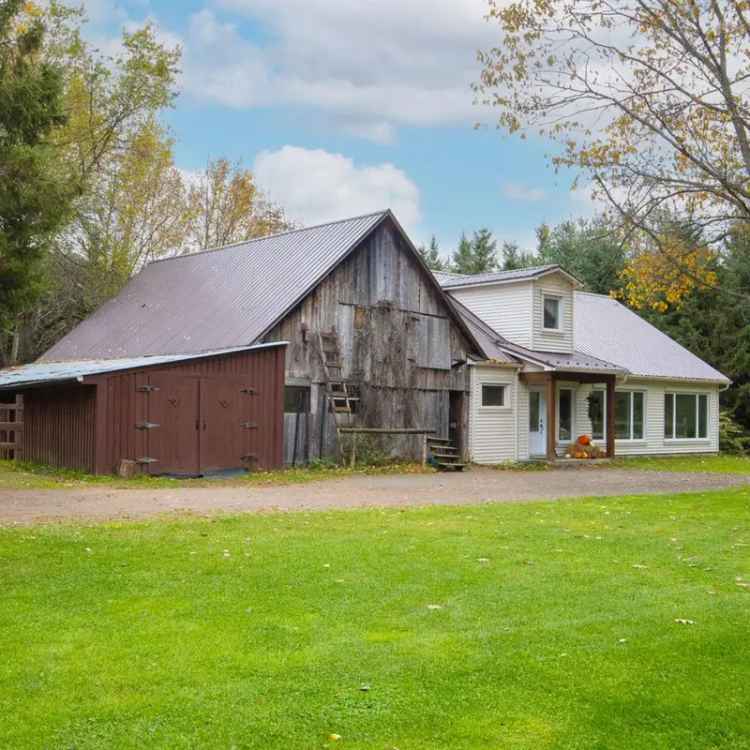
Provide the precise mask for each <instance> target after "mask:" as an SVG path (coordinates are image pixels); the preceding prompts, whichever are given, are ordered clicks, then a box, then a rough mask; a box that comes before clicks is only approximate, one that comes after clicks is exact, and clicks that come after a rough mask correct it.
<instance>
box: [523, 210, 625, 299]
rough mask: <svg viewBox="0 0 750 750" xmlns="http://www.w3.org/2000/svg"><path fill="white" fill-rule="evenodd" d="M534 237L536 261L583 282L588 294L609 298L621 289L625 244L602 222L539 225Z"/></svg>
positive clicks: (583, 220)
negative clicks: (609, 295)
mask: <svg viewBox="0 0 750 750" xmlns="http://www.w3.org/2000/svg"><path fill="white" fill-rule="evenodd" d="M536 234H537V242H538V249H537V256H538V257H537V261H538V262H539V263H543V264H547V263H556V264H558V265H559V266H561V267H562V268H564V269H565V270H566V271H568V272H569V273H571V274H573V276H575V277H576V278H577V279H579V280H580V281H581V282H583V284H584V286H585V288H586V290H587V291H589V292H595V293H597V294H609V293H610V292H612V291H616V290H618V289H620V288H621V287H622V284H623V282H622V279H621V274H622V272H623V269H624V268H625V259H626V255H627V253H626V243H625V242H624V241H623V238H622V237H621V236H618V234H617V233H616V232H614V231H612V229H611V228H610V227H609V226H607V224H606V220H605V219H602V218H598V219H593V220H586V219H580V220H579V221H564V222H562V223H561V224H558V225H557V226H555V227H552V228H550V227H548V226H547V225H546V224H542V225H541V226H540V227H539V228H538V229H537V231H536Z"/></svg>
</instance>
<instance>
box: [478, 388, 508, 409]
mask: <svg viewBox="0 0 750 750" xmlns="http://www.w3.org/2000/svg"><path fill="white" fill-rule="evenodd" d="M482 406H505V386H504V385H483V386H482Z"/></svg>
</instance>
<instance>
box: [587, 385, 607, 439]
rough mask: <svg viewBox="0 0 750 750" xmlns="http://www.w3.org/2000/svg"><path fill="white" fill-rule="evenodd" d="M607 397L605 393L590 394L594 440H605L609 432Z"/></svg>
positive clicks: (592, 435)
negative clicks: (606, 407)
mask: <svg viewBox="0 0 750 750" xmlns="http://www.w3.org/2000/svg"><path fill="white" fill-rule="evenodd" d="M605 396H606V394H605V392H604V391H591V393H590V394H589V399H588V400H589V419H590V420H591V437H592V438H593V439H594V440H604V435H605V433H606V431H607V412H606V409H605Z"/></svg>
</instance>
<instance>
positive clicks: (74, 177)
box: [16, 3, 187, 359]
mask: <svg viewBox="0 0 750 750" xmlns="http://www.w3.org/2000/svg"><path fill="white" fill-rule="evenodd" d="M39 17H40V18H42V19H43V21H44V23H45V24H46V26H47V28H48V29H49V34H48V36H47V38H46V39H45V43H44V45H43V46H42V47H40V50H39V54H40V57H42V58H43V59H45V60H47V61H50V63H49V64H54V65H55V66H56V67H57V68H58V69H60V71H61V80H62V87H63V108H64V111H65V122H64V124H63V125H62V126H61V127H59V128H58V129H57V130H56V131H55V132H54V142H53V145H54V148H55V155H56V164H57V165H58V166H59V169H60V170H61V171H62V172H63V173H64V174H65V177H66V180H67V182H68V185H69V186H70V189H71V190H72V191H73V192H74V194H75V196H76V197H75V200H74V202H73V204H72V206H71V211H70V213H69V215H68V216H67V219H68V221H67V222H66V223H65V225H64V227H59V228H58V231H57V232H56V233H55V236H54V238H53V241H52V242H51V244H50V247H49V252H47V253H46V254H45V255H44V257H43V263H42V271H43V272H44V273H43V274H42V275H40V277H39V281H40V283H39V287H40V289H41V292H42V294H41V299H40V301H39V302H38V304H35V305H30V304H29V302H30V300H27V303H26V304H25V306H24V307H23V314H22V315H21V316H20V318H21V322H20V325H19V331H20V333H21V335H20V336H16V342H17V343H16V349H17V350H19V353H20V357H21V358H22V359H33V358H35V357H36V356H38V355H39V354H40V353H41V352H42V351H44V350H45V349H46V348H47V347H48V346H49V345H50V344H51V343H53V342H54V341H55V340H56V339H57V338H59V337H60V336H62V335H63V334H65V333H66V332H67V331H68V330H69V329H70V328H72V327H73V326H74V325H75V324H76V323H78V322H79V321H80V320H81V319H82V318H84V317H86V316H87V315H88V314H90V313H91V312H92V311H93V310H94V309H96V308H97V307H98V306H99V305H100V304H101V303H102V302H104V301H105V300H106V299H108V298H109V297H111V296H112V295H113V294H116V293H117V292H118V291H119V290H120V289H121V288H122V286H123V284H124V283H125V282H126V281H127V280H128V278H129V277H130V275H131V274H132V273H133V272H134V271H137V270H138V269H139V268H140V267H141V266H142V265H143V263H145V262H147V261H148V260H150V259H152V258H154V257H158V256H159V255H162V254H164V253H165V252H168V251H170V250H172V249H173V248H174V247H175V245H179V244H181V242H182V239H183V237H184V232H185V231H186V227H187V221H186V211H187V203H186V195H187V192H186V188H185V187H184V184H183V180H182V176H181V175H180V173H179V172H178V171H177V169H176V168H175V166H174V163H173V157H172V140H171V138H170V136H169V134H168V133H167V132H166V130H165V129H164V128H163V126H161V125H159V123H158V115H159V114H160V113H161V112H162V111H163V110H164V109H165V108H166V107H168V106H169V105H170V104H171V103H172V101H173V100H174V97H175V95H176V90H175V82H176V76H177V72H178V69H177V64H178V61H179V50H170V49H167V48H165V47H164V46H162V45H161V44H160V43H159V42H158V41H157V40H156V37H155V34H154V31H153V29H152V28H151V27H150V26H146V27H144V28H143V29H139V30H136V31H133V32H126V33H124V34H123V40H122V50H123V51H122V52H121V53H119V54H117V55H115V56H111V57H107V56H102V55H101V54H100V53H99V52H98V51H96V50H95V49H93V48H92V47H91V46H90V45H88V44H86V43H85V42H84V41H83V40H82V38H81V35H80V26H81V23H82V22H83V16H82V14H81V12H80V11H76V10H72V9H70V8H68V7H66V6H62V5H58V4H56V3H51V4H50V5H49V6H48V7H47V9H46V10H45V11H44V13H43V14H40V16H39ZM19 338H20V342H19V341H18V339H19Z"/></svg>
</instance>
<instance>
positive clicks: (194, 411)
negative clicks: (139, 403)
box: [136, 373, 200, 476]
mask: <svg viewBox="0 0 750 750" xmlns="http://www.w3.org/2000/svg"><path fill="white" fill-rule="evenodd" d="M149 385H150V386H152V390H151V391H150V392H149V395H148V412H147V414H148V416H147V419H146V420H144V421H142V422H141V423H139V424H138V425H136V427H137V428H138V429H140V430H141V431H143V432H144V433H145V434H146V435H147V438H146V440H147V445H148V455H149V456H152V457H153V458H154V459H155V461H154V462H153V463H151V464H149V465H148V471H149V473H151V474H183V475H193V476H194V475H196V474H198V473H199V471H200V465H199V461H198V447H199V446H198V429H197V428H198V424H199V422H198V416H199V413H198V389H199V384H198V380H197V379H194V378H185V377H177V376H175V375H170V374H168V373H163V374H160V373H157V374H154V375H150V376H149Z"/></svg>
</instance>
